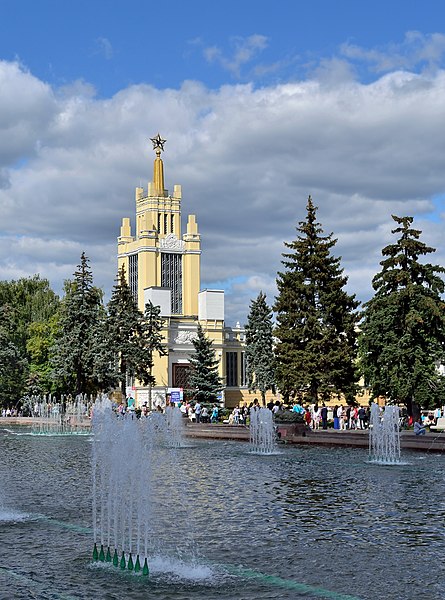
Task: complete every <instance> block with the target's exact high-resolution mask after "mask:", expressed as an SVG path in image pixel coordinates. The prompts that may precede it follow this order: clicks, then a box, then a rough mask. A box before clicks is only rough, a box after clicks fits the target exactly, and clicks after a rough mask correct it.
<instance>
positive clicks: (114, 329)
mask: <svg viewBox="0 0 445 600" xmlns="http://www.w3.org/2000/svg"><path fill="white" fill-rule="evenodd" d="M143 335H144V325H143V313H142V312H141V311H140V310H139V309H138V307H137V305H136V301H135V299H134V296H133V294H132V291H131V289H130V286H129V285H128V283H127V280H126V278H125V268H124V267H123V266H122V267H121V269H120V270H119V273H118V278H117V281H116V284H115V285H114V287H113V290H112V294H111V298H110V301H109V303H108V340H109V343H110V345H111V348H112V350H113V353H114V359H115V364H117V365H118V366H117V370H118V373H119V381H120V386H121V392H122V396H123V398H125V393H126V383H127V377H131V378H133V377H138V379H140V380H141V381H143V380H144V377H145V376H146V373H147V368H149V360H147V355H146V353H145V351H144V342H143Z"/></svg>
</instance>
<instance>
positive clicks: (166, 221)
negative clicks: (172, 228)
mask: <svg viewBox="0 0 445 600" xmlns="http://www.w3.org/2000/svg"><path fill="white" fill-rule="evenodd" d="M164 233H165V234H167V233H168V215H164Z"/></svg>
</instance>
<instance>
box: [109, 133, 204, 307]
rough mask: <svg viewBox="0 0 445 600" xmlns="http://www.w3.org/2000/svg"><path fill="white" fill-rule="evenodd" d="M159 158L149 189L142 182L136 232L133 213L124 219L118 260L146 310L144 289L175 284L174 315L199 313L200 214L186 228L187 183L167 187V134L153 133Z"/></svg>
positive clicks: (155, 164) (156, 159)
mask: <svg viewBox="0 0 445 600" xmlns="http://www.w3.org/2000/svg"><path fill="white" fill-rule="evenodd" d="M152 142H153V149H154V150H155V151H156V158H155V160H154V167H153V181H150V182H149V183H148V186H147V191H145V190H144V189H143V188H141V187H137V188H136V224H135V231H134V234H132V231H131V226H130V219H129V218H124V219H122V226H121V231H120V236H119V238H118V266H119V269H120V268H121V266H122V265H123V266H124V268H125V273H126V276H127V279H128V282H129V285H130V287H131V290H132V291H133V293H134V295H135V298H137V303H138V306H139V308H140V310H142V311H143V310H144V302H145V300H144V290H147V289H148V288H168V289H170V290H171V315H182V316H192V315H198V293H199V290H200V278H201V265H200V261H201V239H200V235H199V232H198V225H197V223H196V218H195V216H194V215H189V217H188V221H187V230H186V233H185V234H184V235H182V234H181V186H180V185H175V186H174V188H173V194H172V195H169V193H168V190H166V189H165V187H164V165H163V162H162V159H161V151H162V150H163V149H164V143H165V140H163V139H162V138H161V136H160V135H159V133H158V135H157V136H156V137H154V138H152Z"/></svg>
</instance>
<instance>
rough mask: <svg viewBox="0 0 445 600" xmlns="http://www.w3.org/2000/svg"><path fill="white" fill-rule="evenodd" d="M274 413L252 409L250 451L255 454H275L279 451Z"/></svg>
mask: <svg viewBox="0 0 445 600" xmlns="http://www.w3.org/2000/svg"><path fill="white" fill-rule="evenodd" d="M275 438H276V436H275V429H274V423H273V417H272V411H270V410H269V409H268V408H264V407H262V408H256V407H254V406H252V408H251V409H250V450H251V452H253V453H254V454H274V453H275V452H276V450H277V448H276V442H275Z"/></svg>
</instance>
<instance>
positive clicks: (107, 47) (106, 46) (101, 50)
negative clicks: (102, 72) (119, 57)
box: [96, 37, 114, 60]
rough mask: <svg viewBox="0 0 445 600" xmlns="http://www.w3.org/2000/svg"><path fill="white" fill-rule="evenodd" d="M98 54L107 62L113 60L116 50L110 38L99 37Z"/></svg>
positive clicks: (97, 43) (97, 42) (97, 40)
mask: <svg viewBox="0 0 445 600" xmlns="http://www.w3.org/2000/svg"><path fill="white" fill-rule="evenodd" d="M96 54H100V55H101V56H103V57H104V58H105V59H106V60H111V59H112V58H113V55H114V50H113V46H112V44H111V42H110V40H109V39H108V38H106V37H98V38H97V39H96Z"/></svg>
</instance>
